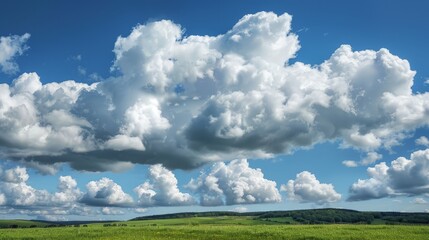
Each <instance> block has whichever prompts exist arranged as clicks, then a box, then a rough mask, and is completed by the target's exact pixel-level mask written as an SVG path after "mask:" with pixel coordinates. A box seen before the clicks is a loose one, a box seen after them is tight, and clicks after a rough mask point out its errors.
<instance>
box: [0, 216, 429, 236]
mask: <svg viewBox="0 0 429 240" xmlns="http://www.w3.org/2000/svg"><path fill="white" fill-rule="evenodd" d="M125 224H126V226H125ZM105 225H106V224H88V225H87V227H83V226H80V227H73V226H68V227H55V228H42V227H41V228H39V227H36V228H21V229H19V228H18V229H0V239H61V240H65V239H92V240H93V239H237V240H239V239H288V240H289V239H290V240H293V239H301V240H303V239H312V240H316V239H377V240H383V239H389V240H394V239H398V240H399V239H400V240H405V239H413V240H414V239H429V226H427V225H426V226H425V225H419V226H418V225H415V226H412V225H351V224H337V225H335V224H333V225H285V224H276V223H272V222H268V223H267V222H262V221H255V220H254V219H250V218H243V217H212V218H210V217H205V218H185V219H163V220H146V221H129V222H120V223H118V224H109V225H108V226H105ZM112 225H113V226H112ZM120 225H121V226H120Z"/></svg>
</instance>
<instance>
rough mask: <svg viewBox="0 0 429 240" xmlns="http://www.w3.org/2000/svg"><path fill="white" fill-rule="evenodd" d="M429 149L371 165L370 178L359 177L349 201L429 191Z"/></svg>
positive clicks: (351, 190) (418, 193)
mask: <svg viewBox="0 0 429 240" xmlns="http://www.w3.org/2000/svg"><path fill="white" fill-rule="evenodd" d="M428 163H429V149H426V150H419V151H416V152H413V153H412V154H411V157H410V159H406V158H404V157H399V158H397V159H396V160H393V161H392V162H391V163H390V166H389V165H388V164H386V163H385V162H382V163H379V164H377V165H375V166H374V167H370V168H368V175H369V177H370V178H368V179H363V180H362V179H359V180H358V181H357V182H356V183H354V184H353V185H352V186H351V187H350V196H349V198H348V200H349V201H360V200H368V199H375V198H383V197H388V196H398V195H410V196H413V195H420V194H425V193H426V194H427V193H429V175H428V172H429V164H428Z"/></svg>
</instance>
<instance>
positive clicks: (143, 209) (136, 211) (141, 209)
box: [134, 208, 147, 213]
mask: <svg viewBox="0 0 429 240" xmlns="http://www.w3.org/2000/svg"><path fill="white" fill-rule="evenodd" d="M134 212H135V213H145V212H147V208H134Z"/></svg>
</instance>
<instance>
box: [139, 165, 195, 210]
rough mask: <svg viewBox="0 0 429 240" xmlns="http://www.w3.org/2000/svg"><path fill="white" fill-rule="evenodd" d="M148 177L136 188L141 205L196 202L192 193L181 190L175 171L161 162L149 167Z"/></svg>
mask: <svg viewBox="0 0 429 240" xmlns="http://www.w3.org/2000/svg"><path fill="white" fill-rule="evenodd" d="M148 178H149V180H148V181H146V182H145V183H143V184H141V185H139V186H137V187H136V188H135V189H134V191H135V192H136V193H137V195H138V198H139V200H138V203H139V204H140V205H142V206H185V205H192V204H195V201H194V199H193V198H192V196H191V195H190V194H188V193H182V192H180V190H179V188H178V186H177V179H176V177H175V176H174V173H173V172H171V171H170V170H168V169H166V168H164V167H163V166H162V165H161V164H156V165H153V166H150V167H149V175H148Z"/></svg>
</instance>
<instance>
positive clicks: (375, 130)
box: [0, 12, 429, 171]
mask: <svg viewBox="0 0 429 240" xmlns="http://www.w3.org/2000/svg"><path fill="white" fill-rule="evenodd" d="M291 19H292V17H291V16H290V15H289V14H287V13H285V14H282V15H276V14H274V13H272V12H259V13H256V14H249V15H246V16H244V17H243V18H242V19H240V20H239V21H238V23H237V24H235V25H234V26H233V27H232V28H231V29H230V30H229V31H227V32H226V33H225V34H220V35H218V36H198V35H189V36H187V35H185V34H184V30H183V29H182V28H181V26H180V25H178V24H175V23H173V22H171V21H168V20H161V21H156V22H150V23H147V24H145V25H138V26H136V27H135V28H133V29H132V31H131V33H130V34H129V35H128V36H120V37H118V39H117V40H116V42H115V46H114V50H113V51H114V53H115V59H114V63H113V66H112V70H114V71H117V74H115V77H110V78H108V79H106V80H105V81H102V82H99V83H95V84H93V85H88V84H84V83H77V82H74V81H66V82H61V83H55V82H53V83H48V84H42V83H41V81H40V79H39V76H38V75H37V74H36V73H24V74H22V75H21V76H19V77H18V78H17V79H16V80H15V81H14V82H13V83H12V84H10V85H8V84H0V131H1V132H2V135H1V136H0V153H1V155H2V157H3V158H6V159H15V160H21V159H24V160H27V161H34V162H38V163H41V164H45V165H46V164H53V163H57V162H68V163H70V165H71V167H73V168H75V169H79V170H89V171H106V170H111V171H112V170H113V171H115V170H116V169H117V168H119V167H121V169H124V168H126V167H127V166H128V167H129V166H132V164H135V163H142V164H159V163H160V164H163V166H165V167H168V168H182V169H190V168H195V167H198V166H201V165H202V164H205V163H208V162H213V161H223V160H232V159H236V158H256V157H258V158H263V157H272V156H274V155H276V154H280V153H281V154H283V153H290V152H292V151H293V150H295V149H297V148H302V147H309V146H312V145H314V144H317V143H322V142H326V141H331V140H338V141H339V142H341V146H342V147H352V148H357V149H360V150H363V151H365V152H368V153H372V152H374V153H375V152H376V151H377V150H378V149H380V148H391V147H392V146H395V145H397V144H399V143H400V141H401V140H402V139H403V138H405V137H406V136H407V135H406V134H405V133H409V132H412V131H413V130H415V129H416V128H418V127H422V126H426V125H427V124H429V120H428V119H429V110H428V109H429V107H428V106H429V94H428V93H413V92H412V89H411V86H412V85H413V80H414V75H415V72H414V71H412V70H411V69H410V66H409V63H408V61H407V60H403V59H400V58H399V57H397V56H395V55H393V54H391V53H390V52H389V51H388V50H387V49H380V50H378V51H373V50H363V51H353V50H352V48H351V46H348V45H343V46H340V47H339V48H338V49H337V50H336V51H335V52H334V53H333V54H332V56H331V57H330V58H329V59H327V60H326V61H324V62H323V63H321V64H319V65H316V66H311V65H306V64H305V63H301V62H295V63H290V61H289V60H290V59H292V58H293V57H294V56H295V55H296V54H297V52H298V50H299V49H300V47H301V46H300V44H299V41H298V37H297V35H296V34H294V33H293V32H291ZM374 159H377V157H375V158H368V161H365V162H367V163H365V164H368V163H369V162H371V161H376V160H374ZM124 164H125V165H124Z"/></svg>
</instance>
